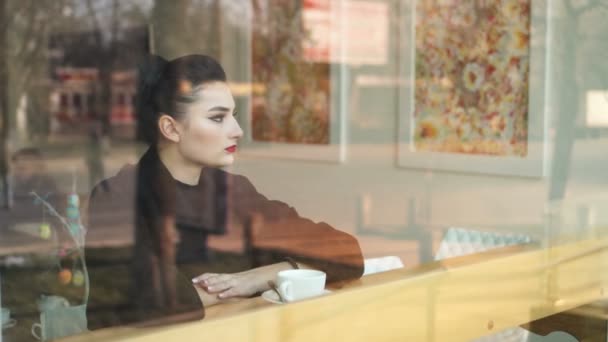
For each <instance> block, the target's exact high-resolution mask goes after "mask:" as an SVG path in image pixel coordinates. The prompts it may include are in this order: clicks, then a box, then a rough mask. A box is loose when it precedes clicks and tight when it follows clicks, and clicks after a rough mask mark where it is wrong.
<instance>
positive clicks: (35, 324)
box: [31, 323, 42, 341]
mask: <svg viewBox="0 0 608 342" xmlns="http://www.w3.org/2000/svg"><path fill="white" fill-rule="evenodd" d="M37 329H39V330H40V332H39V333H37V332H36V330H37ZM31 331H32V336H34V337H35V338H36V339H37V340H40V341H42V336H41V335H42V324H40V323H34V324H32V330H31Z"/></svg>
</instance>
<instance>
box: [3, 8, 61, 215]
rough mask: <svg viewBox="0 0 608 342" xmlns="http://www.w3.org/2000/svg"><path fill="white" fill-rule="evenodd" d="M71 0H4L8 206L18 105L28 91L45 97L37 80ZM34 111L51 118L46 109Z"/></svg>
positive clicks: (5, 201)
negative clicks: (11, 145)
mask: <svg viewBox="0 0 608 342" xmlns="http://www.w3.org/2000/svg"><path fill="white" fill-rule="evenodd" d="M68 3H69V0H58V1H45V2H40V1H36V0H23V1H17V0H1V1H0V118H1V123H0V125H1V129H0V178H1V179H0V183H1V185H2V197H3V198H2V200H3V201H2V202H3V206H5V207H8V206H10V202H11V199H10V193H11V192H10V184H9V178H8V177H9V171H10V170H9V158H10V153H11V151H10V149H9V145H8V144H9V140H10V138H11V137H10V134H11V132H12V131H14V130H15V128H16V120H15V119H16V112H17V110H16V108H17V105H18V103H19V99H21V97H22V96H24V95H26V94H30V95H31V94H33V93H34V92H37V93H38V95H39V97H44V94H45V92H44V87H43V85H41V83H40V82H36V81H39V80H40V79H43V78H44V77H45V76H46V74H45V72H46V64H45V63H42V62H43V61H44V59H45V58H46V56H47V53H46V52H47V51H46V50H47V49H46V48H47V41H48V34H49V32H50V31H51V30H52V29H53V28H54V27H56V26H57V25H58V22H60V21H59V20H57V19H58V18H60V17H62V11H63V10H64V8H65V6H66V4H68ZM36 106H37V107H38V108H43V107H44V106H43V105H40V104H37V105H36ZM34 114H37V116H39V117H42V120H48V116H47V115H46V114H47V113H45V112H42V113H34ZM43 126H44V125H43Z"/></svg>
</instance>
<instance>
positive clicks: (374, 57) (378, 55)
mask: <svg viewBox="0 0 608 342" xmlns="http://www.w3.org/2000/svg"><path fill="white" fill-rule="evenodd" d="M302 21H303V26H304V30H305V32H306V35H305V37H304V39H303V41H302V48H303V53H304V58H305V59H307V60H309V61H311V62H321V63H328V62H336V63H351V64H384V63H386V61H387V59H388V56H387V53H388V5H387V4H386V3H382V2H377V1H363V0H361V1H355V0H350V1H343V0H305V1H304V3H303V9H302Z"/></svg>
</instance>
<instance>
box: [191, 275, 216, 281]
mask: <svg viewBox="0 0 608 342" xmlns="http://www.w3.org/2000/svg"><path fill="white" fill-rule="evenodd" d="M217 276H218V274H217V273H203V274H201V275H199V276H197V277H195V278H193V279H192V282H193V283H201V282H206V281H208V280H209V279H211V278H213V277H217Z"/></svg>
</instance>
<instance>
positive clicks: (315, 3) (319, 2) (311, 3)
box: [303, 0, 329, 10]
mask: <svg viewBox="0 0 608 342" xmlns="http://www.w3.org/2000/svg"><path fill="white" fill-rule="evenodd" d="M303 7H304V10H309V9H314V8H317V9H329V0H304V4H303Z"/></svg>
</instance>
